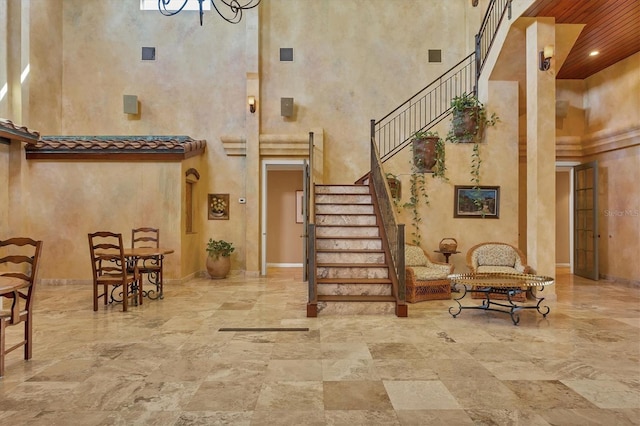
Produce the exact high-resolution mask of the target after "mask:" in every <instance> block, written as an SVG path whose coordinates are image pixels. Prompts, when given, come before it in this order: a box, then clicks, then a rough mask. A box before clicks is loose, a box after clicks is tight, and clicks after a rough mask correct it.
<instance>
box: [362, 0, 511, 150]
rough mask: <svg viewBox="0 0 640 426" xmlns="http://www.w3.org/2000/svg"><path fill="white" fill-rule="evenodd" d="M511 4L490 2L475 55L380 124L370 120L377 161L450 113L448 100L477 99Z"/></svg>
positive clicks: (437, 79) (445, 74) (459, 63)
mask: <svg viewBox="0 0 640 426" xmlns="http://www.w3.org/2000/svg"><path fill="white" fill-rule="evenodd" d="M511 2H512V0H491V1H490V2H489V5H488V7H487V11H486V13H485V16H484V18H483V21H482V24H481V26H480V30H479V31H478V34H477V35H476V36H475V44H476V48H475V52H473V53H471V54H469V55H468V56H467V57H465V58H464V59H463V60H461V61H460V62H458V63H457V64H455V65H454V66H453V67H451V69H449V70H448V71H446V72H445V73H443V74H442V75H441V76H440V77H438V78H436V79H435V80H434V81H433V82H431V83H429V84H428V85H427V86H425V87H424V88H422V89H421V90H420V91H418V92H417V93H416V94H415V95H413V96H411V97H410V98H409V99H407V100H406V101H405V102H403V103H401V104H400V105H399V106H398V107H396V108H395V109H394V110H393V111H391V112H390V113H388V114H387V115H385V116H384V117H382V118H381V119H380V120H378V121H375V120H372V124H371V139H372V140H375V141H376V142H377V147H378V151H379V154H380V159H381V161H382V162H385V161H387V160H388V159H389V158H391V157H393V156H394V155H395V154H397V153H398V152H400V151H401V150H403V149H404V148H405V147H406V146H408V145H409V144H410V142H411V139H412V136H413V135H414V134H415V133H416V132H417V131H426V130H429V129H431V128H433V127H434V126H435V125H436V124H438V123H440V122H441V121H442V120H444V119H445V118H446V117H447V115H449V113H450V112H451V100H452V99H453V98H454V97H457V96H462V95H464V94H474V95H477V89H478V79H479V78H480V73H481V71H482V69H483V67H484V65H485V62H486V58H487V55H488V54H489V51H490V50H491V47H492V46H493V43H494V41H495V39H496V35H497V32H498V28H499V27H500V25H501V24H502V22H503V19H504V17H505V14H507V13H508V19H511Z"/></svg>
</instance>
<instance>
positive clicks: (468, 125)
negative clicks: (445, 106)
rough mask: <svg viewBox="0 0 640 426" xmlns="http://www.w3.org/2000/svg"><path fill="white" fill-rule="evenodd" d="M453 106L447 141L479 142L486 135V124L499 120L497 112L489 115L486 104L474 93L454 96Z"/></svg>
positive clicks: (492, 124)
mask: <svg viewBox="0 0 640 426" xmlns="http://www.w3.org/2000/svg"><path fill="white" fill-rule="evenodd" d="M451 108H452V118H451V128H450V130H449V133H448V134H447V142H452V143H471V142H473V143H478V142H480V141H481V140H482V137H483V136H484V129H485V128H486V126H494V125H495V124H496V123H497V122H498V120H499V118H498V117H497V116H496V114H495V113H492V114H491V115H490V116H488V115H487V109H486V108H485V106H484V104H483V103H482V102H480V101H479V100H478V98H477V97H476V96H475V95H473V94H472V93H465V94H463V95H462V96H456V97H454V98H453V99H452V100H451Z"/></svg>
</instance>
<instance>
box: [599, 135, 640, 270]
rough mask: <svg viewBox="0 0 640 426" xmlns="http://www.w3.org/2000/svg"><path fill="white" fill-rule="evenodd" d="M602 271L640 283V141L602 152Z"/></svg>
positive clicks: (600, 223)
mask: <svg viewBox="0 0 640 426" xmlns="http://www.w3.org/2000/svg"><path fill="white" fill-rule="evenodd" d="M594 159H597V161H598V172H599V176H598V178H599V179H598V185H599V191H598V203H599V206H598V220H599V223H598V225H599V226H598V231H599V234H600V238H599V250H600V262H599V268H600V274H601V276H605V277H610V278H621V279H625V280H629V281H633V282H635V283H640V263H639V262H638V253H640V237H639V236H640V189H638V182H640V144H637V145H636V146H634V147H632V148H629V149H625V150H618V151H611V152H607V153H605V154H601V155H598V156H597V157H596V158H594Z"/></svg>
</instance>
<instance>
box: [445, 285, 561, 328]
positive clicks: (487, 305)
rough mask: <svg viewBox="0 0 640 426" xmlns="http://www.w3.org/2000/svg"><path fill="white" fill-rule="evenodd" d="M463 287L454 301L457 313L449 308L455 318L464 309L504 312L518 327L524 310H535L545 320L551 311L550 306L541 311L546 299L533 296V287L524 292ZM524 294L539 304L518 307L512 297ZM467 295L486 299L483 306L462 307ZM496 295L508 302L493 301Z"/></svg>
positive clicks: (502, 288)
mask: <svg viewBox="0 0 640 426" xmlns="http://www.w3.org/2000/svg"><path fill="white" fill-rule="evenodd" d="M461 287H462V295H461V296H460V297H457V298H455V299H454V300H455V302H456V303H457V304H458V310H457V312H456V311H454V309H455V308H456V307H455V306H451V307H450V308H449V313H450V314H451V315H452V316H453V317H454V318H455V317H457V316H458V315H460V313H461V312H462V311H463V310H464V309H482V310H484V311H494V312H502V313H505V314H509V316H511V321H513V324H514V325H518V323H519V322H520V315H518V312H519V311H521V310H523V309H535V310H536V311H538V313H539V314H540V315H542V316H543V317H544V318H546V317H547V314H548V313H549V312H550V311H551V309H549V306H547V305H544V306H543V307H542V310H541V309H540V308H541V306H540V303H542V301H543V300H544V297H536V296H535V295H534V294H533V291H531V290H532V288H533V287H529V288H528V289H527V290H522V289H520V288H504V287H476V288H475V289H473V290H467V286H466V285H462V286H461ZM538 289H539V291H542V290H544V287H543V286H540V287H539V288H538ZM523 292H526V293H527V294H528V295H531V296H532V297H533V298H534V299H535V300H537V303H536V304H535V305H533V304H530V305H517V304H516V303H514V301H513V300H512V297H513V296H515V295H516V294H520V293H523ZM467 293H483V294H484V296H485V298H484V299H483V300H482V305H480V306H477V305H475V306H462V304H461V303H460V300H461V299H462V298H464V297H465V296H466V294H467ZM495 294H503V295H505V296H506V297H507V300H506V301H500V302H496V301H495V299H494V300H491V295H495ZM492 305H493V306H501V307H503V308H507V309H497V308H492V307H491V306H492Z"/></svg>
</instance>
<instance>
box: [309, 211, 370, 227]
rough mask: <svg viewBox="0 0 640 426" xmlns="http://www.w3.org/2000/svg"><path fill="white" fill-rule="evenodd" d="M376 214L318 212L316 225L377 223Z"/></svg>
mask: <svg viewBox="0 0 640 426" xmlns="http://www.w3.org/2000/svg"><path fill="white" fill-rule="evenodd" d="M376 224H377V221H376V217H375V215H335V214H329V215H324V214H317V213H316V225H374V226H375V225H376Z"/></svg>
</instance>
